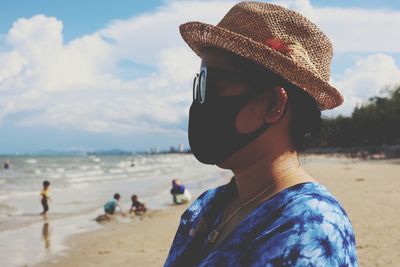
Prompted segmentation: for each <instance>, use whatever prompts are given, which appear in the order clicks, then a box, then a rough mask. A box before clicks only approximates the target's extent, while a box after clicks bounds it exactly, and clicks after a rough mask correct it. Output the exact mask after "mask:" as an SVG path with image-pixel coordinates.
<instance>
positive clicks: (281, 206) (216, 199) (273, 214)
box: [165, 180, 358, 266]
mask: <svg viewBox="0 0 400 267" xmlns="http://www.w3.org/2000/svg"><path fill="white" fill-rule="evenodd" d="M235 190H236V188H235V186H234V180H232V182H231V183H229V184H228V185H225V186H221V187H219V188H216V189H211V190H208V191H206V192H205V193H203V194H202V195H201V196H200V197H199V198H198V199H197V200H196V201H194V202H193V203H192V205H191V206H190V207H189V208H188V209H187V210H186V211H185V212H184V213H183V215H182V217H181V222H180V225H179V228H178V231H177V233H176V236H175V239H174V241H173V243H172V246H171V249H170V252H169V255H168V258H167V260H166V262H165V266H358V263H357V254H356V246H355V240H354V234H353V229H352V226H351V223H350V221H349V219H348V217H347V215H346V212H345V211H344V210H343V208H342V207H341V206H340V204H339V203H338V201H337V200H336V199H335V197H334V196H332V194H330V193H329V192H328V191H327V190H326V188H325V187H323V186H322V185H320V184H318V183H311V182H310V183H301V184H298V185H295V186H292V187H290V188H287V189H285V190H283V191H282V192H280V193H278V194H276V195H275V196H273V197H272V198H270V199H268V200H267V201H265V202H264V203H262V204H261V205H260V206H259V207H257V208H256V209H255V210H254V211H252V212H251V213H250V214H249V215H248V216H247V217H246V218H245V219H244V220H243V221H241V222H240V223H239V224H238V225H237V227H236V228H235V229H234V230H233V231H232V232H231V233H230V234H229V235H228V236H227V237H226V239H225V240H223V241H222V242H221V243H220V244H219V245H218V246H217V247H215V248H210V247H209V246H208V244H207V236H208V235H209V234H210V232H211V231H212V230H213V229H215V227H216V226H217V225H218V224H219V223H220V220H221V216H222V210H223V209H224V203H226V202H227V201H228V200H229V197H231V196H232V195H233V194H234V193H232V192H236V191H235ZM207 225H209V226H207ZM191 229H196V231H194V230H191ZM189 232H190V234H189ZM194 233H196V234H194Z"/></svg>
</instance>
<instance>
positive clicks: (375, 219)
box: [39, 157, 400, 267]
mask: <svg viewBox="0 0 400 267" xmlns="http://www.w3.org/2000/svg"><path fill="white" fill-rule="evenodd" d="M303 163H304V167H305V168H306V169H307V170H308V171H309V172H310V173H311V174H312V175H313V176H314V177H315V178H316V179H317V180H319V181H320V182H321V183H322V184H323V185H325V186H326V187H327V188H328V189H329V190H330V191H331V192H332V193H333V194H334V195H335V196H336V197H337V198H338V199H339V201H340V202H341V203H342V205H343V206H344V208H345V210H346V211H347V213H348V215H349V217H350V219H351V221H352V223H353V227H354V231H355V234H356V242H357V253H358V257H359V264H360V266H398V263H399V262H400V250H399V249H398V248H399V247H400V213H399V212H398V211H399V208H400V195H399V194H398V189H399V188H400V160H376V161H360V160H351V159H343V158H341V159H335V158H333V159H332V158H330V159H326V158H323V157H308V158H306V159H305V160H303ZM186 207H187V206H179V207H170V208H168V209H167V210H165V211H153V212H149V214H147V215H146V216H144V217H143V218H141V219H134V220H133V221H132V222H129V223H127V222H111V223H106V224H103V225H102V227H101V229H100V230H96V231H93V232H88V233H84V234H81V235H77V236H74V237H72V238H70V239H69V240H68V242H67V245H68V246H69V247H70V249H69V250H68V251H66V253H65V254H64V255H61V256H52V257H50V258H48V259H47V260H46V261H45V262H42V263H41V264H40V265H39V266H42V267H43V266H74V267H79V266H116V265H119V266H162V265H163V263H164V261H165V258H166V256H167V253H168V250H169V247H170V244H171V242H172V239H173V237H174V235H175V231H176V228H177V226H178V222H179V218H180V215H181V214H182V212H183V211H184V209H185V208H186Z"/></svg>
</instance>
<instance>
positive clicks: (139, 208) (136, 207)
mask: <svg viewBox="0 0 400 267" xmlns="http://www.w3.org/2000/svg"><path fill="white" fill-rule="evenodd" d="M131 200H132V206H131V209H130V210H129V213H133V212H134V213H135V214H136V215H139V214H143V213H145V212H146V210H147V208H146V205H145V204H144V203H142V202H140V201H139V200H138V197H137V195H132V197H131Z"/></svg>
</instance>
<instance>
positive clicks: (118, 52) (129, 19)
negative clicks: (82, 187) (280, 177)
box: [0, 0, 400, 153]
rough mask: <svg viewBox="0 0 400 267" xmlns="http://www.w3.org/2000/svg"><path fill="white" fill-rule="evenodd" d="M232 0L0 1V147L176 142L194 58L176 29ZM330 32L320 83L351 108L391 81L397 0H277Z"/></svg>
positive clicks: (180, 139)
mask: <svg viewBox="0 0 400 267" xmlns="http://www.w3.org/2000/svg"><path fill="white" fill-rule="evenodd" d="M233 2H234V1H180V0H178V1H173V0H171V1H128V0H118V1H105V0H97V1H94V0H85V1H77V0H68V1H67V0H62V1H61V0H58V1H54V0H13V1H11V0H10V1H2V2H1V3H0V92H1V94H2V97H1V99H0V153H16V152H32V151H40V150H47V149H54V150H76V149H79V150H93V149H112V148H120V149H128V150H134V151H136V150H147V149H150V148H152V147H160V148H169V147H170V146H177V145H178V144H180V143H184V144H185V145H187V137H186V127H187V110H188V107H189V105H190V100H191V99H190V98H191V80H192V77H193V73H195V72H196V71H197V68H198V63H199V61H198V59H197V57H196V56H194V55H193V53H192V52H191V51H190V50H189V49H188V48H187V46H186V45H185V44H184V42H183V41H182V40H181V39H180V37H179V34H178V25H179V24H180V23H183V22H185V21H189V20H200V21H205V22H208V23H216V22H218V20H219V19H220V18H221V17H222V16H223V14H224V13H226V11H227V10H228V9H229V7H230V6H232V4H233ZM279 2H280V4H283V5H285V6H287V7H289V8H291V9H295V10H298V11H299V12H301V13H303V14H304V15H306V16H308V17H310V19H312V20H314V21H315V22H316V23H317V24H318V25H319V26H320V27H321V28H322V29H323V30H324V31H325V32H326V33H327V35H328V36H329V37H330V38H331V40H332V42H333V45H334V48H335V51H336V53H335V56H334V61H333V65H332V83H334V84H335V86H337V87H338V88H341V89H343V91H342V92H343V94H344V96H345V99H346V102H345V105H343V107H341V108H339V109H337V110H335V111H330V112H327V113H326V115H327V116H335V115H338V114H343V115H349V114H350V113H351V110H352V108H353V107H354V106H355V105H357V104H360V103H362V102H363V101H365V100H367V99H368V98H369V97H371V96H374V95H377V94H380V93H381V89H383V88H385V87H390V86H393V85H395V84H398V83H399V82H400V70H399V62H400V48H399V47H398V45H396V44H398V43H399V42H400V37H398V36H396V32H397V29H398V28H399V27H400V22H398V19H397V18H398V17H399V16H400V2H398V1H388V0H384V1H355V0H353V1H349V0H347V1H346V0H340V1H323V0H321V1H307V0H298V1H297V0H293V1H290V0H282V1H279Z"/></svg>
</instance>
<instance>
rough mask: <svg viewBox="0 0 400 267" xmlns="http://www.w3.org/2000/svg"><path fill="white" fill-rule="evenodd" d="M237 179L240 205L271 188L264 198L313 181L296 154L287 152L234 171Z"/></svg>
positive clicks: (266, 156) (261, 159) (264, 158)
mask: <svg viewBox="0 0 400 267" xmlns="http://www.w3.org/2000/svg"><path fill="white" fill-rule="evenodd" d="M232 171H233V173H234V174H235V178H236V187H237V191H238V199H237V201H238V203H239V204H240V203H244V202H245V201H247V200H249V199H251V198H252V197H254V196H256V195H257V194H259V193H260V192H262V191H263V190H266V189H267V188H269V187H271V189H270V190H268V194H267V193H266V195H265V196H263V198H265V197H266V196H267V195H271V193H273V192H279V191H281V190H283V189H285V188H287V187H289V186H291V185H294V184H297V183H299V182H303V181H308V180H312V178H311V177H310V176H309V175H308V174H307V173H306V172H305V171H304V170H303V169H302V168H301V167H300V164H299V160H298V157H297V153H296V152H287V153H285V154H282V155H279V156H276V157H274V158H271V157H268V155H265V156H263V157H262V158H260V159H258V160H257V161H254V162H253V163H251V164H248V165H247V166H245V167H244V168H241V169H240V170H239V169H237V170H232Z"/></svg>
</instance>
